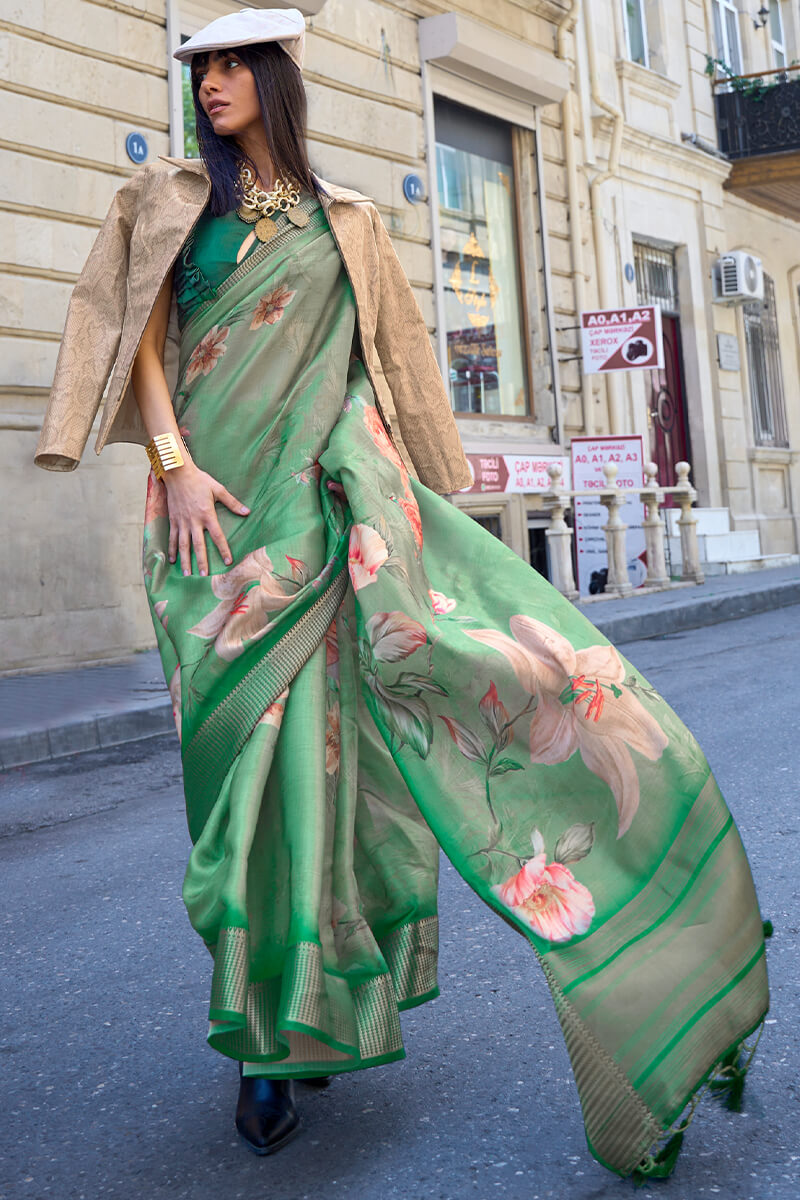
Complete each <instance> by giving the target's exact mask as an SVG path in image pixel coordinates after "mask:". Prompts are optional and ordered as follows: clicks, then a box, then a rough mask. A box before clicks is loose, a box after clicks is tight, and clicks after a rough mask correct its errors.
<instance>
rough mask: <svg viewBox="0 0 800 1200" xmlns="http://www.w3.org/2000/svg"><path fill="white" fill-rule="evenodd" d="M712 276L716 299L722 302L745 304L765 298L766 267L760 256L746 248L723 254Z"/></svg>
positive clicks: (716, 263)
mask: <svg viewBox="0 0 800 1200" xmlns="http://www.w3.org/2000/svg"><path fill="white" fill-rule="evenodd" d="M711 278H712V280H713V283H714V299H715V301H717V302H718V303H720V304H745V303H747V301H749V300H763V299H764V267H763V265H762V263H761V259H760V258H756V257H755V255H754V254H748V253H747V252H746V251H745V250H733V251H731V253H730V254H723V255H722V257H721V258H718V259H717V261H716V262H715V263H714V267H713V269H712V273H711Z"/></svg>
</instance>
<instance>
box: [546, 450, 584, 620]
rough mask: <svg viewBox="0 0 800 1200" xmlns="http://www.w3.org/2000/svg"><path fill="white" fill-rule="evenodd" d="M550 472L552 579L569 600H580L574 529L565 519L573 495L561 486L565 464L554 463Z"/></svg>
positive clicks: (547, 535)
mask: <svg viewBox="0 0 800 1200" xmlns="http://www.w3.org/2000/svg"><path fill="white" fill-rule="evenodd" d="M547 474H548V475H549V476H550V489H549V491H547V492H545V494H544V501H545V504H546V505H547V508H548V509H549V512H550V527H549V529H547V530H546V531H545V537H546V538H547V552H548V559H549V562H550V574H551V575H552V580H551V582H552V584H553V587H555V588H557V589H558V591H559V592H561V595H562V596H566V598H567V599H568V600H577V599H578V589H577V588H576V586H575V573H574V571H573V568H572V530H571V529H570V527H569V525H568V524H567V522H566V521H565V520H564V514H565V512H566V509H567V508H568V507H569V497H567V496H564V495H563V493H562V489H561V464H560V463H551V464H550V466H549V467H548V468H547Z"/></svg>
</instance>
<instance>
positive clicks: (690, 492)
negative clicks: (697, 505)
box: [675, 462, 706, 583]
mask: <svg viewBox="0 0 800 1200" xmlns="http://www.w3.org/2000/svg"><path fill="white" fill-rule="evenodd" d="M690 470H691V468H690V466H689V464H688V463H687V462H679V463H676V464H675V474H676V475H677V476H678V482H677V484H676V487H678V488H680V489H681V490H680V491H679V492H676V493H675V494H676V495H677V498H678V503H679V504H680V506H681V515H680V516H679V517H678V529H679V531H680V535H681V558H682V560H683V565H682V569H681V579H683V580H686V581H687V582H689V583H705V578H706V577H705V575H704V574H703V571H702V569H701V567H700V547H699V546H698V543H697V517H696V516H695V515H694V512H693V510H692V503H693V501H695V500H696V499H697V492H696V491H695V490H694V488H693V487H692V485H691V484H690V483H689V471H690Z"/></svg>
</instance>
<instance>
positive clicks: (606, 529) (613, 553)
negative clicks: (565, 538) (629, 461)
mask: <svg viewBox="0 0 800 1200" xmlns="http://www.w3.org/2000/svg"><path fill="white" fill-rule="evenodd" d="M603 474H604V475H605V477H606V484H607V487H608V491H603V492H601V493H600V495H599V496H598V500H599V501H600V503H601V504H602V505H603V507H604V508H605V509H606V510H607V511H608V520H607V521H606V523H605V525H604V526H603V533H604V534H605V535H606V550H607V552H608V582H607V583H606V592H609V593H611V594H612V595H617V596H629V595H630V594H631V592H632V591H633V584H632V583H631V581H630V579H629V578H628V548H627V545H626V541H627V533H628V526H627V525H626V524H625V523H624V521H623V520H622V517H621V516H620V510H621V508H622V506H623V504H624V503H625V501H626V499H627V496H626V493H625V492H623V491H620V490H618V489H617V488H616V487H615V486H614V480H615V479H616V478H617V465H616V463H604V465H603Z"/></svg>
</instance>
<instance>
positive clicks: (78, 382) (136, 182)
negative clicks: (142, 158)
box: [34, 171, 143, 471]
mask: <svg viewBox="0 0 800 1200" xmlns="http://www.w3.org/2000/svg"><path fill="white" fill-rule="evenodd" d="M142 178H143V172H141V171H138V172H137V173H136V174H135V175H133V176H132V177H131V179H129V180H128V182H127V183H125V184H124V185H123V186H122V187H121V188H120V189H119V191H118V192H117V193H116V195H115V196H114V199H113V200H112V201H111V207H110V209H109V210H108V215H107V216H106V219H105V221H104V222H103V225H102V226H101V228H100V232H99V233H98V235H97V238H96V240H95V243H94V245H93V246H92V249H91V251H90V252H89V257H88V259H87V260H86V263H85V265H84V268H83V270H82V271H81V274H80V276H79V278H78V282H77V283H76V284H75V287H74V289H73V292H72V296H71V298H70V302H69V307H68V309H67V319H66V324H65V326H64V334H63V337H62V339H61V346H60V348H59V352H58V359H57V362H56V369H55V375H54V377H53V385H52V388H51V390H50V400H49V403H48V406H47V411H46V413H45V417H44V422H43V425H42V431H41V434H40V436H39V444H38V446H37V448H36V454H35V457H34V462H35V463H36V465H37V466H39V467H44V468H45V469H47V470H49V471H72V470H74V469H75V467H77V465H78V463H79V462H80V459H81V455H82V453H83V449H84V447H85V445H86V441H87V439H88V437H89V433H90V431H91V428H92V424H93V422H94V419H95V416H96V415H97V410H98V408H99V407H100V401H101V400H102V397H103V392H104V390H105V387H106V384H107V382H108V377H109V375H110V374H111V369H112V367H113V365H114V362H115V359H116V356H117V351H118V349H119V344H120V337H121V334H122V324H123V320H124V316H125V304H126V299H127V279H128V252H129V247H130V239H131V232H132V230H133V226H134V224H135V221H136V215H137V211H138V204H139V197H140V195H141V190H142ZM86 347H91V353H90V354H87V353H86Z"/></svg>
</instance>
